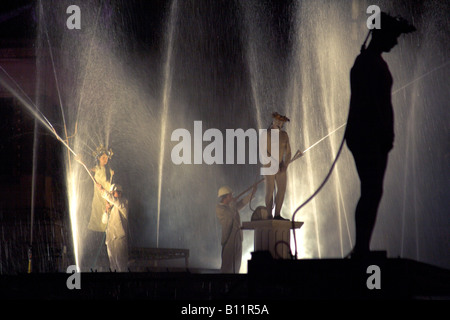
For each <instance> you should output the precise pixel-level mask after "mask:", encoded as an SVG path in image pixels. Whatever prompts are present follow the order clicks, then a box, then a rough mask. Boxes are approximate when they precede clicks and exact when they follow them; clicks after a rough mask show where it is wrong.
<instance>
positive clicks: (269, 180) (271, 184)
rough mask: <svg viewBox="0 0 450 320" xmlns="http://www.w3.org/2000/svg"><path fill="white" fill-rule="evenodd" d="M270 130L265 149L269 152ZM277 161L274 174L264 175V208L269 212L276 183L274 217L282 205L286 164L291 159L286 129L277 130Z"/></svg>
mask: <svg viewBox="0 0 450 320" xmlns="http://www.w3.org/2000/svg"><path fill="white" fill-rule="evenodd" d="M270 141H271V137H270V130H269V131H268V133H267V151H268V152H269V154H271V152H272V150H271V146H270ZM278 161H279V162H280V169H279V170H278V172H277V173H276V174H274V175H266V176H265V184H266V199H265V200H266V208H267V212H269V214H270V215H271V214H272V208H273V191H274V189H275V183H276V185H277V193H276V196H275V217H277V216H280V215H281V207H282V206H283V201H284V195H285V193H286V182H287V166H288V165H289V162H290V161H291V146H290V144H289V136H288V134H287V133H286V131H283V130H280V131H279V150H278Z"/></svg>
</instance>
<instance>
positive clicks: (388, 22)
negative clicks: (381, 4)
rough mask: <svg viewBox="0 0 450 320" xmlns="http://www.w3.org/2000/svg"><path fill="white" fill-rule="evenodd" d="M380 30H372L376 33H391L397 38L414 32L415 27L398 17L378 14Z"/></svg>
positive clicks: (383, 13) (382, 13) (384, 13)
mask: <svg viewBox="0 0 450 320" xmlns="http://www.w3.org/2000/svg"><path fill="white" fill-rule="evenodd" d="M380 19H381V20H380V22H381V23H380V24H381V29H373V30H372V31H374V32H375V33H376V32H383V31H384V32H392V33H394V34H397V36H399V35H401V34H402V33H411V32H414V31H416V27H414V26H413V25H412V24H410V23H409V22H408V21H407V20H405V19H403V18H402V17H400V16H396V17H393V16H391V15H389V14H388V13H386V12H381V13H380Z"/></svg>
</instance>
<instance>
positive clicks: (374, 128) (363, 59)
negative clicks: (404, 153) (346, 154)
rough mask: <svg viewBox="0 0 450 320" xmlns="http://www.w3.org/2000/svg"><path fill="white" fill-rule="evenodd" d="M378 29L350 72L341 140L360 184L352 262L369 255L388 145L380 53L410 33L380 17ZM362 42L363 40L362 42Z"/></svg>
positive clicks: (385, 74)
mask: <svg viewBox="0 0 450 320" xmlns="http://www.w3.org/2000/svg"><path fill="white" fill-rule="evenodd" d="M380 18H381V29H374V30H372V31H371V36H372V38H371V41H370V44H369V46H368V47H367V49H366V48H365V44H364V45H363V47H362V49H361V54H360V55H359V56H358V57H357V58H356V60H355V64H354V65H353V67H352V69H351V73H350V85H351V99H350V111H349V116H348V121H347V129H346V132H345V138H346V142H347V146H348V148H349V149H350V151H351V152H352V154H353V158H354V160H355V164H356V169H357V171H358V175H359V179H360V181H361V195H360V199H359V201H358V204H357V206H356V211H355V228H356V243H355V246H354V248H353V251H352V252H351V256H352V257H364V256H366V255H367V254H368V253H369V252H370V238H371V236H372V231H373V228H374V226H375V221H376V216H377V211H378V205H379V203H380V200H381V197H382V194H383V179H384V174H385V171H386V166H387V162H388V153H389V151H390V150H391V149H392V147H393V142H394V112H393V108H392V103H391V88H392V76H391V73H390V71H389V67H388V65H387V63H386V62H385V61H384V60H383V58H382V56H381V55H382V53H383V52H389V51H390V50H391V49H392V48H393V47H394V46H395V45H396V44H397V38H398V37H399V36H400V35H401V34H402V33H409V32H412V31H414V30H415V28H414V27H413V26H412V25H410V24H409V23H408V22H407V21H405V20H403V19H401V18H394V17H391V16H389V15H387V14H385V13H383V12H382V13H381V17H380ZM366 40H367V39H366Z"/></svg>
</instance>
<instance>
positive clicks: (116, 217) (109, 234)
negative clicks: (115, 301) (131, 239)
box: [102, 190, 128, 272]
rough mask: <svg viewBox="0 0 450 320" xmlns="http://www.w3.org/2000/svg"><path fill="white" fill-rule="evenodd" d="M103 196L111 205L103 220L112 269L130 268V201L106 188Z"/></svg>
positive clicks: (122, 269)
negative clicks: (128, 237)
mask: <svg viewBox="0 0 450 320" xmlns="http://www.w3.org/2000/svg"><path fill="white" fill-rule="evenodd" d="M102 197H103V198H104V199H106V200H107V201H108V202H109V203H110V204H111V205H113V207H112V209H111V213H110V214H109V217H108V216H107V215H108V214H107V213H106V212H105V213H104V215H103V219H102V220H103V222H106V238H105V243H106V247H107V249H108V257H109V264H110V268H111V270H112V271H119V272H125V271H127V270H128V239H127V234H128V201H127V200H126V199H123V198H115V197H114V196H113V195H111V194H110V193H108V192H106V190H104V191H103V192H102Z"/></svg>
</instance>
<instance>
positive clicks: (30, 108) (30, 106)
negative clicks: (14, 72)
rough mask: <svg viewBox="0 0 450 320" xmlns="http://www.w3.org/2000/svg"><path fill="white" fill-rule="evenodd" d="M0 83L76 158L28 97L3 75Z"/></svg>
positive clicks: (93, 179) (0, 68) (90, 175)
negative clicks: (10, 83) (11, 84)
mask: <svg viewBox="0 0 450 320" xmlns="http://www.w3.org/2000/svg"><path fill="white" fill-rule="evenodd" d="M0 70H2V71H3V73H4V74H6V75H7V76H8V78H10V79H12V78H11V77H10V76H9V74H8V73H7V72H6V71H5V69H3V68H2V67H1V66H0ZM12 81H13V82H14V83H15V85H16V86H17V87H18V88H20V87H19V86H18V84H17V83H16V82H15V81H14V80H13V79H12ZM0 84H2V85H3V86H4V87H5V88H6V89H7V90H8V91H9V92H10V93H11V94H12V95H13V96H14V97H16V98H17V99H18V100H19V101H20V102H21V103H22V105H23V106H24V107H25V108H27V110H28V111H29V112H30V113H31V114H32V115H33V116H34V117H35V118H36V119H37V120H39V121H40V122H41V123H42V124H43V125H44V127H45V128H47V129H48V130H49V131H50V132H51V133H53V135H54V136H55V138H56V139H57V140H58V141H60V142H61V143H62V144H63V145H64V146H65V147H66V148H67V149H68V150H69V151H70V152H71V153H72V154H73V155H74V156H75V157H76V158H78V155H77V154H76V152H75V151H74V150H73V149H72V148H71V147H70V146H69V144H68V143H67V141H65V140H64V139H63V138H61V136H60V135H59V134H58V133H57V132H56V130H55V128H54V127H53V125H52V124H51V123H50V121H49V120H48V119H47V118H46V117H45V115H44V114H43V113H42V112H41V111H40V110H39V109H38V108H37V107H36V106H35V105H34V103H33V102H31V99H30V98H29V97H27V98H28V99H29V100H30V102H28V101H26V100H25V99H24V97H22V96H21V94H20V93H19V92H17V90H15V89H14V88H13V87H12V86H10V85H9V83H8V82H7V81H5V79H3V77H0ZM20 91H22V92H23V90H22V89H20ZM78 162H80V164H81V165H82V166H83V167H84V168H85V169H86V171H87V173H88V174H89V177H91V179H92V181H94V183H96V181H95V178H94V176H93V175H92V173H91V172H90V171H89V169H88V167H87V166H86V164H85V163H84V162H82V161H81V160H80V159H78Z"/></svg>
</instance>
